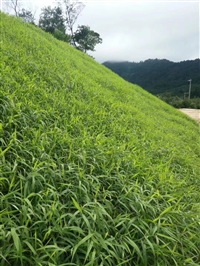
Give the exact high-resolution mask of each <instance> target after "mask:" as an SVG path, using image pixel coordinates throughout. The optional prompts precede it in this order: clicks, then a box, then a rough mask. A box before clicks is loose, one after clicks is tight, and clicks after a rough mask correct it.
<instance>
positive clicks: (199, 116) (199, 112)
mask: <svg viewBox="0 0 200 266" xmlns="http://www.w3.org/2000/svg"><path fill="white" fill-rule="evenodd" d="M179 110H180V111H181V112H183V113H185V114H186V115H189V116H190V117H191V118H193V119H195V120H197V121H198V123H199V124H200V109H187V108H181V109H179Z"/></svg>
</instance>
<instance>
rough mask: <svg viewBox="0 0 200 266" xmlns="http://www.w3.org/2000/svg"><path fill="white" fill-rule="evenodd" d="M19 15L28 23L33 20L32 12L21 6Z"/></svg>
mask: <svg viewBox="0 0 200 266" xmlns="http://www.w3.org/2000/svg"><path fill="white" fill-rule="evenodd" d="M19 17H20V18H22V19H23V20H24V21H25V22H28V23H34V20H35V18H34V15H33V14H32V12H31V11H29V10H26V9H24V8H22V10H21V11H20V12H19Z"/></svg>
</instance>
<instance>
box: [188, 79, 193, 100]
mask: <svg viewBox="0 0 200 266" xmlns="http://www.w3.org/2000/svg"><path fill="white" fill-rule="evenodd" d="M188 81H189V93H188V98H189V100H190V94H191V88H192V80H191V79H189V80H188Z"/></svg>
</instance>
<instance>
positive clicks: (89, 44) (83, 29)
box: [74, 25, 102, 53]
mask: <svg viewBox="0 0 200 266" xmlns="http://www.w3.org/2000/svg"><path fill="white" fill-rule="evenodd" d="M74 40H75V42H76V43H77V48H78V49H79V50H81V51H83V52H85V53H86V52H87V51H89V50H90V51H94V47H95V46H96V45H97V44H99V43H102V39H101V38H100V35H99V34H98V33H97V32H95V31H93V30H90V27H89V26H84V25H82V26H78V29H77V31H76V32H75V34H74Z"/></svg>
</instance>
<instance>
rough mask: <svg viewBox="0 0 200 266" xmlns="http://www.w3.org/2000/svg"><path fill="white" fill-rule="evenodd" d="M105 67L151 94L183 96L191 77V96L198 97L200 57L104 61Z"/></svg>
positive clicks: (199, 92)
mask: <svg viewBox="0 0 200 266" xmlns="http://www.w3.org/2000/svg"><path fill="white" fill-rule="evenodd" d="M103 65H105V66H106V67H108V68H110V69H111V70H112V71H114V72H115V73H117V74H118V75H120V76H121V77H123V78H124V79H125V80H127V81H129V82H131V83H134V84H138V85H139V86H142V87H143V88H144V89H145V90H147V91H149V92H151V93H152V94H154V95H156V94H164V93H170V94H172V95H176V96H181V97H183V95H184V92H188V88H189V83H188V80H189V79H192V91H191V98H194V97H200V59H196V60H187V61H182V62H178V63H174V62H172V61H169V60H166V59H161V60H159V59H148V60H146V61H144V62H139V63H135V62H109V61H108V62H105V63H103Z"/></svg>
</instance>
